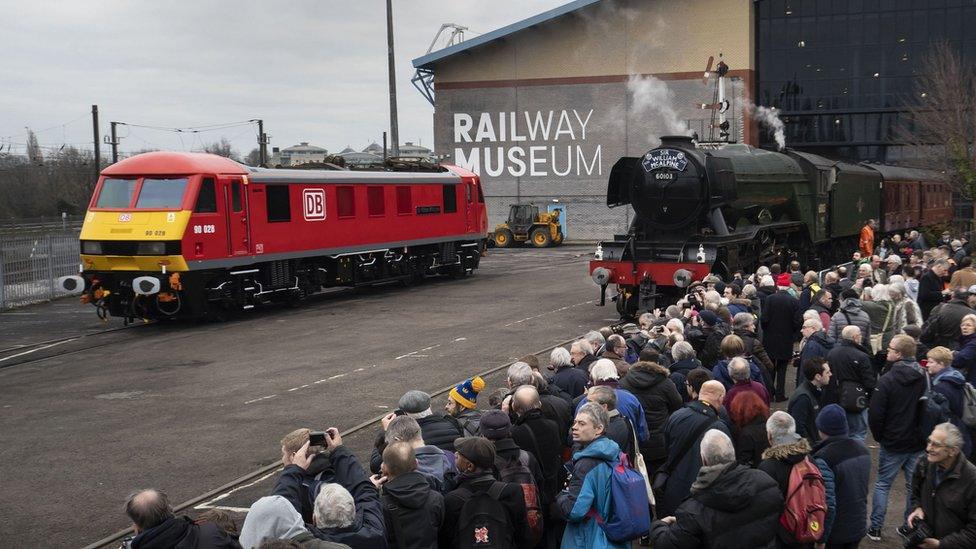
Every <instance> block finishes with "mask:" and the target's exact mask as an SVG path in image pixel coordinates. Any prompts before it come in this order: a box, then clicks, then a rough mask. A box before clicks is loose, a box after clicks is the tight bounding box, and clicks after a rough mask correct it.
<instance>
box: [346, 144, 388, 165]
mask: <svg viewBox="0 0 976 549" xmlns="http://www.w3.org/2000/svg"><path fill="white" fill-rule="evenodd" d="M374 145H375V146H376V147H378V148H379V154H374V153H372V152H370V149H371V148H372V147H373V146H374ZM374 150H375V149H374ZM338 156H341V157H342V158H343V159H345V161H346V166H349V167H356V166H373V165H376V164H382V163H383V147H380V146H379V145H376V143H373V144H372V145H370V146H369V147H366V149H365V150H364V151H363V152H358V151H356V150H354V149H353V148H352V147H349V146H346V148H345V149H342V152H340V153H339V154H338Z"/></svg>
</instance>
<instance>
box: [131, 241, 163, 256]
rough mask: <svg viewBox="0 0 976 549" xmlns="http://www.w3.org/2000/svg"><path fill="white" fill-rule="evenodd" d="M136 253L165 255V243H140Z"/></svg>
mask: <svg viewBox="0 0 976 549" xmlns="http://www.w3.org/2000/svg"><path fill="white" fill-rule="evenodd" d="M136 253H137V254H139V255H166V243H165V242H140V243H139V247H138V248H137V249H136Z"/></svg>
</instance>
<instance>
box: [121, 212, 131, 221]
mask: <svg viewBox="0 0 976 549" xmlns="http://www.w3.org/2000/svg"><path fill="white" fill-rule="evenodd" d="M127 221H132V214H119V223H125V222H127Z"/></svg>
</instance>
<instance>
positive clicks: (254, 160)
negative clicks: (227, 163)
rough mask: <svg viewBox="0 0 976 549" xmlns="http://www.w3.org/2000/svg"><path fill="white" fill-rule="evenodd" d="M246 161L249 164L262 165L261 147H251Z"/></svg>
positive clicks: (245, 158)
mask: <svg viewBox="0 0 976 549" xmlns="http://www.w3.org/2000/svg"><path fill="white" fill-rule="evenodd" d="M244 163H245V164H247V165H248V166H260V165H261V149H257V148H254V149H251V152H249V153H247V156H245V157H244Z"/></svg>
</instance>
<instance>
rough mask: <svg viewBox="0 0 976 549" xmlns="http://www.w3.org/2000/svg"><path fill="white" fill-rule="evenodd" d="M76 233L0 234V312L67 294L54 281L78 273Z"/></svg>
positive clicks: (78, 252) (78, 250)
mask: <svg viewBox="0 0 976 549" xmlns="http://www.w3.org/2000/svg"><path fill="white" fill-rule="evenodd" d="M80 253H81V250H80V248H79V243H78V233H77V232H75V231H65V232H50V233H46V234H38V235H36V236H30V237H23V236H18V237H11V236H8V235H0V310H3V309H11V308H13V307H19V306H22V305H28V304H31V303H38V302H41V301H47V300H50V299H54V298H56V297H61V296H64V295H67V292H65V291H63V290H61V289H60V288H58V287H57V284H56V282H57V278H58V277H59V276H66V275H72V274H78V264H79V254H80Z"/></svg>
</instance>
